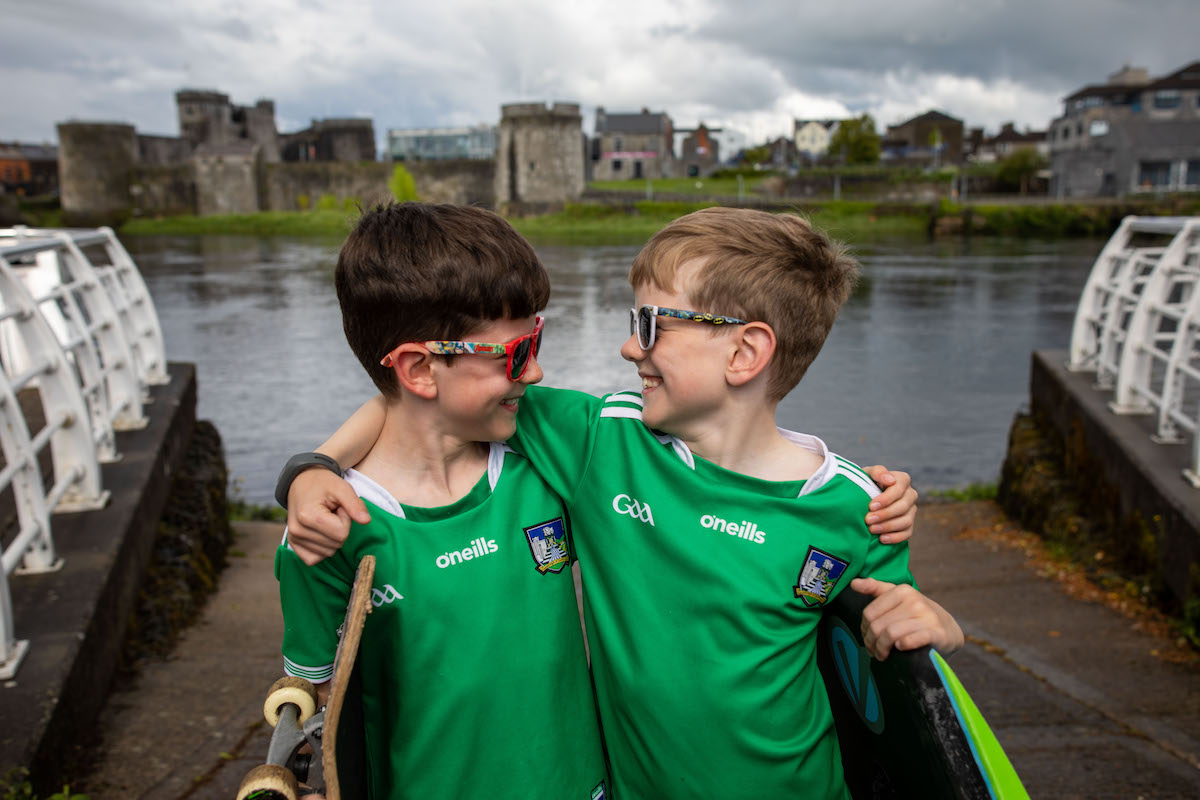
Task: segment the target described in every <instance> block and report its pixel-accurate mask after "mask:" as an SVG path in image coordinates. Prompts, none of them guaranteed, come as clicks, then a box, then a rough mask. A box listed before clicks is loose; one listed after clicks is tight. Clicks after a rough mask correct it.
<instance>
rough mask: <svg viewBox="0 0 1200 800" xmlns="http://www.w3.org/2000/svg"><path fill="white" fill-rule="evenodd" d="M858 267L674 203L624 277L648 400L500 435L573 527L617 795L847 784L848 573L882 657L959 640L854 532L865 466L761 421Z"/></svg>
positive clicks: (339, 440) (806, 358) (317, 504)
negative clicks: (842, 655)
mask: <svg viewBox="0 0 1200 800" xmlns="http://www.w3.org/2000/svg"><path fill="white" fill-rule="evenodd" d="M856 277H857V265H856V264H855V262H854V261H853V260H852V259H851V258H850V257H848V256H847V255H846V253H845V251H844V250H843V248H841V246H839V245H837V244H836V243H834V242H832V241H830V240H829V238H828V237H827V236H826V235H825V234H824V233H822V232H821V231H819V230H817V229H815V228H813V227H812V226H811V225H810V224H809V223H808V222H806V221H805V220H803V219H801V218H799V217H796V216H792V215H778V216H776V215H771V214H767V213H764V212H760V211H751V210H743V209H728V208H713V209H705V210H703V211H698V212H695V213H693V214H689V215H687V216H685V217H682V218H680V219H678V220H676V221H675V222H673V223H671V224H669V225H667V226H666V227H665V228H664V229H663V230H662V231H660V232H659V233H658V234H656V235H655V236H654V237H653V238H652V239H651V240H650V242H649V243H648V244H647V245H646V247H645V248H644V249H643V250H642V251H641V253H639V255H638V256H637V258H636V259H635V260H634V263H633V266H632V269H631V270H630V282H631V284H632V285H633V288H634V292H635V305H634V308H632V309H630V328H631V334H630V337H629V339H628V340H626V342H625V343H624V344H623V345H622V347H621V355H622V356H623V357H624V358H625V359H626V360H628V361H630V362H631V363H633V364H634V365H635V366H636V367H637V371H638V374H639V376H640V378H641V391H640V392H617V393H615V394H611V395H607V396H605V397H603V398H594V397H590V396H588V395H585V394H580V393H577V392H570V391H562V390H554V389H540V390H538V389H532V388H531V389H530V391H529V392H527V393H526V395H525V397H524V398H523V399H522V402H521V411H520V414H519V416H518V419H517V432H516V435H515V436H514V437H513V438H512V439H511V440H510V443H511V444H512V445H513V447H514V448H515V449H517V450H518V452H521V453H523V454H525V455H526V456H527V457H528V458H529V459H530V461H531V462H532V463H533V464H534V466H535V467H536V468H537V469H538V471H539V472H540V474H541V475H542V476H543V477H544V478H545V479H546V481H547V483H548V484H549V485H550V486H551V487H552V488H553V489H554V491H555V492H557V493H558V494H559V495H560V496H561V497H562V498H563V501H564V503H565V505H566V507H567V510H568V512H569V514H570V517H571V519H572V521H573V523H574V536H575V545H576V552H577V553H578V558H579V562H580V566H581V569H582V575H583V586H584V606H585V620H586V627H587V632H588V639H589V642H590V643H591V646H592V671H593V677H594V682H595V687H596V694H597V700H598V703H599V707H600V712H601V720H602V725H603V733H604V740H605V744H606V747H607V752H608V755H609V758H610V770H611V776H612V780H613V789H614V796H616V797H617V798H647V799H649V798H684V797H720V798H762V797H788V796H807V797H821V798H827V797H845V796H846V788H845V784H844V781H843V779H842V767H841V759H840V754H839V751H838V746H837V740H836V734H835V732H834V727H833V719H832V715H831V712H830V709H829V702H828V698H827V696H826V694H825V689H824V685H823V683H822V681H821V678H820V675H819V673H818V669H817V664H816V632H817V624H818V622H819V620H820V616H821V611H822V608H823V606H824V605H825V604H827V603H828V602H830V601H831V600H832V599H833V598H834V597H836V596H837V595H838V594H839V593H840V592H841V591H843V590H845V589H846V588H847V587H851V588H853V589H855V590H857V591H860V592H863V593H866V594H868V595H872V596H873V597H874V600H873V601H872V602H871V604H870V605H869V606H868V608H867V611H866V612H865V613H864V634H865V638H866V641H867V645H868V647H869V648H870V649H871V651H872V653H873V654H874V655H876V657H878V658H884V657H886V655H887V654H888V652H889V651H890V650H891V648H892V647H898V648H901V649H910V648H915V647H920V646H923V645H926V644H929V645H932V646H934V647H935V648H937V649H938V650H940V651H942V652H943V653H950V652H953V651H954V650H956V649H958V647H960V646H961V645H962V641H963V639H962V632H961V630H960V629H959V627H958V625H957V624H956V623H955V622H954V620H953V618H952V617H950V616H949V614H947V613H946V612H945V611H944V610H943V609H941V607H940V606H938V605H937V604H936V603H933V602H932V601H930V600H928V599H927V598H925V597H923V596H922V595H920V594H919V593H918V592H917V591H916V590H915V589H914V588H913V587H912V582H913V581H912V576H911V574H910V573H909V571H908V564H907V562H908V557H907V545H903V544H902V545H898V546H888V545H884V544H881V543H880V542H879V541H878V539H877V538H876V537H874V536H872V535H871V534H870V532H869V531H868V529H867V526H866V525H865V524H864V522H863V515H864V512H865V511H866V510H867V508H868V505H869V504H870V503H871V502H872V499H873V498H874V497H876V495H877V494H878V490H877V489H876V487H875V485H874V483H872V481H871V480H870V478H869V477H868V476H867V475H866V474H865V473H864V472H863V471H862V470H860V469H859V468H858V467H857V466H855V465H854V464H852V463H850V462H849V461H847V460H845V459H843V458H841V457H840V456H837V455H836V454H834V453H832V452H831V451H830V450H829V449H828V448H827V447H826V446H825V444H824V442H822V441H821V440H820V439H817V438H816V437H813V436H808V435H805V434H800V433H795V432H792V431H786V430H782V429H780V428H777V427H776V425H775V412H776V407H777V405H778V403H779V401H780V400H781V399H782V398H783V397H784V396H785V395H786V394H787V393H788V392H789V391H790V390H791V389H792V388H794V387H795V386H796V384H797V383H798V382H799V381H800V379H801V378H802V377H803V375H804V373H805V371H806V370H807V369H808V367H809V365H810V364H811V363H812V361H813V359H815V358H816V356H817V354H818V353H819V352H820V349H821V346H822V345H823V343H824V341H825V338H826V336H827V335H828V333H829V330H830V328H831V327H832V325H833V322H834V319H835V317H836V315H837V312H838V310H839V309H840V308H841V306H842V304H843V303H844V302H845V301H846V299H847V298H848V297H849V294H850V291H851V288H852V287H853V285H854V282H855V279H856ZM376 406H377V404H368V405H367V406H364V409H363V410H360V412H359V413H358V414H356V417H355V418H352V420H351V422H350V423H348V424H347V426H344V427H343V429H342V430H341V431H339V433H338V434H336V435H335V436H334V438H333V439H331V440H330V441H329V442H327V443H326V446H325V448H324V449H326V451H327V452H329V453H330V454H332V455H334V456H335V457H339V456H340V457H343V458H345V457H347V456H348V455H352V454H353V453H354V452H355V450H356V448H360V447H361V443H360V440H361V439H364V438H366V439H370V438H373V435H372V433H371V431H372V429H373V428H377V427H378V421H377V419H376V418H377V416H378V412H377V409H376ZM332 480H334V479H332V478H331V477H330V476H327V475H325V474H324V473H323V472H322V471H320V470H310V471H308V472H306V473H304V475H302V476H301V481H302V482H303V484H302V485H300V484H298V485H297V488H296V492H294V493H293V494H292V496H291V499H292V500H293V501H294V502H293V503H292V508H293V512H292V513H293V515H296V516H300V515H307V516H308V517H309V519H317V518H318V517H320V516H321V513H322V512H321V511H320V508H321V506H322V504H325V505H326V506H327V505H328V498H329V497H331V496H332V495H333V492H334V491H336V490H335V489H333V488H330V486H331V484H330V481H332ZM303 498H308V499H307V500H306V499H303ZM297 506H299V508H300V510H296V509H297ZM335 544H336V542H335V541H331V542H330V543H329V546H334V545H335Z"/></svg>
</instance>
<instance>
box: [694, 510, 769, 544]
mask: <svg viewBox="0 0 1200 800" xmlns="http://www.w3.org/2000/svg"><path fill="white" fill-rule="evenodd" d="M700 524H701V525H703V526H704V527H706V528H711V529H712V530H714V531H723V532H724V533H728V534H729V535H730V536H736V537H738V538H739V539H745V540H747V541H750V542H755V543H756V544H762V543H763V542H765V541H766V540H767V532H766V531H760V530H759V529H758V525H756V524H755V523H753V522H749V521H748V520H742V521H741V522H729V521H728V520H724V519H721V518H720V517H714V516H713V515H712V514H705V515H704V516H703V517H701V518H700Z"/></svg>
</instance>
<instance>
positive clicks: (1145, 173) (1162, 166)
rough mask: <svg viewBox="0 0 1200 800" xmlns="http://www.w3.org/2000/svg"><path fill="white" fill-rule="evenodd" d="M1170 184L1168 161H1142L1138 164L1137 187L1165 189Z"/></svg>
mask: <svg viewBox="0 0 1200 800" xmlns="http://www.w3.org/2000/svg"><path fill="white" fill-rule="evenodd" d="M1170 182H1171V162H1170V161H1143V162H1141V163H1140V164H1138V186H1140V187H1141V188H1143V189H1156V188H1165V187H1166V186H1167V185H1168V184H1169V183H1170Z"/></svg>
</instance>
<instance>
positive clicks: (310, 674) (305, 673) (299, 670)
mask: <svg viewBox="0 0 1200 800" xmlns="http://www.w3.org/2000/svg"><path fill="white" fill-rule="evenodd" d="M283 671H284V672H285V673H286V674H288V675H290V676H292V677H293V678H307V679H308V680H310V681H312V682H313V683H324V682H325V681H327V680H329V679H330V678H331V677H332V676H333V664H326V665H324V666H321V667H306V666H304V665H303V664H297V663H296V662H295V661H292V660H291V659H290V658H288V657H287V656H284V658H283Z"/></svg>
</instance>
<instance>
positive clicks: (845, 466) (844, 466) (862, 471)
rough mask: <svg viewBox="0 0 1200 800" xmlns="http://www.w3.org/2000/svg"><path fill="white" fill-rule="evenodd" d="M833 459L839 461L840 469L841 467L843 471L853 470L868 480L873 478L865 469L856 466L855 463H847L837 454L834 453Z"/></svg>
mask: <svg viewBox="0 0 1200 800" xmlns="http://www.w3.org/2000/svg"><path fill="white" fill-rule="evenodd" d="M833 457H834V458H836V459H837V462H838V467H840V468H841V469H849V470H853V471H854V472H857V473H858V474H859V475H861V476H863V477H864V478H866V479H867V480H871V476H870V475H868V474H867V471H866V470H865V469H863V468H862V467H860V466H859V465H858V464H855V463H854V462H853V461H847V460H846V459H844V458H842V457H841V456H839V455H837V454H836V453H834V456H833ZM872 483H874V481H872Z"/></svg>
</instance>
